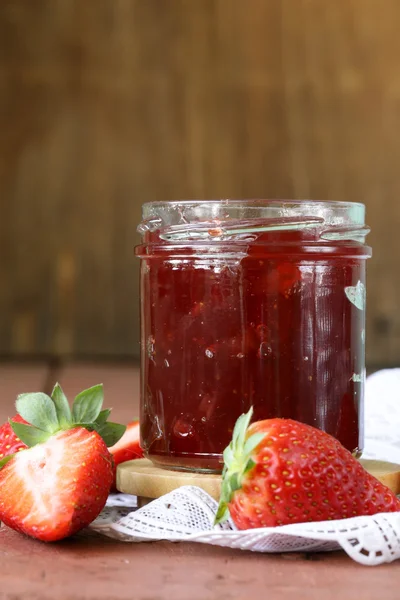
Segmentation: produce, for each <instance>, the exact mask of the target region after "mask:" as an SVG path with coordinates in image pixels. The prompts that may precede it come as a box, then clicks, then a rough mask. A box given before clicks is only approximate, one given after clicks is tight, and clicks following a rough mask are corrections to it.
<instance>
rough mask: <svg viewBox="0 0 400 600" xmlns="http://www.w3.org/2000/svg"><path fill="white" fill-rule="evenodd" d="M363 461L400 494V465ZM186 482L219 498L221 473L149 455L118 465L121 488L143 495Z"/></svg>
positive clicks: (154, 495) (158, 493)
mask: <svg viewBox="0 0 400 600" xmlns="http://www.w3.org/2000/svg"><path fill="white" fill-rule="evenodd" d="M360 462H361V463H362V465H363V467H364V468H365V469H366V470H367V471H368V472H369V473H371V474H372V475H374V477H376V478H377V479H379V481H382V483H384V484H385V485H387V486H388V488H390V489H391V490H392V491H393V492H394V493H395V494H400V465H394V464H391V463H385V462H379V461H374V460H361V461H360ZM183 485H196V486H198V487H201V488H202V489H203V490H205V491H206V492H208V493H209V494H210V496H212V497H213V498H215V499H216V500H218V499H219V495H220V491H221V476H220V475H206V474H202V473H185V472H181V471H169V470H167V469H160V468H159V467H155V466H154V465H153V463H152V462H151V461H150V460H148V459H147V458H140V459H137V460H131V461H129V462H126V463H123V464H121V465H119V467H118V469H117V488H118V489H119V491H120V492H125V493H126V494H133V495H134V496H139V497H142V498H151V499H153V498H159V497H160V496H163V495H164V494H167V493H168V492H172V490H175V489H176V488H178V487H181V486H183Z"/></svg>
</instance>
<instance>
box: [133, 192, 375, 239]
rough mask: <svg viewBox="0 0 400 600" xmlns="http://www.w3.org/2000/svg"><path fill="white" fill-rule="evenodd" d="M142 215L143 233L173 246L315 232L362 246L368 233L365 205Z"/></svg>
mask: <svg viewBox="0 0 400 600" xmlns="http://www.w3.org/2000/svg"><path fill="white" fill-rule="evenodd" d="M142 211H143V222H142V223H141V224H140V225H139V227H138V231H139V233H141V234H145V233H146V231H156V230H162V233H161V234H160V236H161V237H162V238H163V239H165V240H168V241H174V240H175V241H178V240H181V241H184V240H187V239H191V240H194V239H205V240H207V239H209V240H213V241H216V238H219V239H221V240H222V239H227V236H229V235H239V236H245V235H246V234H256V233H257V232H261V231H265V230H269V231H272V230H288V229H302V228H313V229H314V230H315V232H316V233H318V234H321V235H322V233H323V235H324V236H325V239H354V240H355V241H362V240H365V236H366V235H367V233H368V231H369V228H367V227H366V226H365V221H364V219H365V206H364V204H361V203H358V202H343V201H339V200H325V201H324V200H289V199H283V200H279V199H271V200H268V199H243V200H240V199H233V200H230V199H225V200H222V199H221V200H167V201H156V202H147V203H145V204H144V205H143V207H142ZM219 232H220V234H219ZM338 236H339V237H338Z"/></svg>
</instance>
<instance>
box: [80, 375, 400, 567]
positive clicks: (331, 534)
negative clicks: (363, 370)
mask: <svg viewBox="0 0 400 600" xmlns="http://www.w3.org/2000/svg"><path fill="white" fill-rule="evenodd" d="M365 438H366V439H365V452H364V454H363V456H364V457H365V458H373V459H378V460H387V461H389V462H394V463H399V464H400V369H391V370H385V371H380V372H378V373H375V374H374V375H371V376H370V377H369V378H368V379H367V384H366V398H365ZM136 506H137V504H136V498H135V497H134V496H129V495H127V494H114V495H110V497H109V499H108V502H107V505H106V508H105V509H104V510H103V512H102V513H101V515H100V516H99V517H98V518H97V519H96V521H94V522H93V523H92V525H91V528H92V529H94V530H96V531H98V532H99V533H102V534H104V535H107V536H109V537H113V538H115V539H118V540H122V541H125V542H145V541H147V542H149V541H156V540H169V541H173V542H177V541H191V542H200V543H203V544H213V545H216V546H226V547H229V548H240V549H242V550H252V551H254V552H310V551H313V552H316V551H319V552H327V551H331V550H339V549H341V548H342V549H343V550H344V551H345V552H346V553H347V554H348V555H349V556H350V557H351V558H353V559H354V560H355V561H357V562H359V563H361V564H364V565H378V564H382V563H385V562H392V561H394V560H396V559H397V558H400V513H382V514H379V515H374V516H371V517H354V518H351V519H342V520H338V521H323V522H320V523H300V524H297V525H285V526H282V527H265V528H262V529H250V530H247V531H238V530H236V528H235V526H234V524H233V523H232V522H229V521H228V522H227V523H225V524H223V525H219V526H216V527H214V526H213V521H214V515H215V512H216V509H217V503H216V502H215V500H213V499H212V498H211V497H210V496H209V495H208V494H207V493H206V492H204V491H203V490H201V489H200V488H198V487H192V486H185V487H181V488H179V489H177V490H175V491H173V492H171V493H170V494H166V495H165V496H163V497H162V498H159V499H157V500H154V501H153V502H151V503H150V504H148V505H147V506H144V507H143V508H140V509H137V508H136Z"/></svg>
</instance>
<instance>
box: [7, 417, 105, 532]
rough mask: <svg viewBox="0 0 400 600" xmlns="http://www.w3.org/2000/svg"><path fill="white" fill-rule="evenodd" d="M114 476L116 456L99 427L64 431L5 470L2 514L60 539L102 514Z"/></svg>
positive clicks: (20, 526) (21, 527)
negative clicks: (92, 430) (103, 437)
mask: <svg viewBox="0 0 400 600" xmlns="http://www.w3.org/2000/svg"><path fill="white" fill-rule="evenodd" d="M112 476H113V474H112V459H111V456H110V454H109V452H108V449H107V446H106V444H105V443H104V441H103V440H102V438H101V437H100V436H99V435H98V434H97V433H96V432H89V431H88V430H87V429H84V428H80V427H77V428H74V429H70V430H68V431H62V432H60V433H57V434H56V435H54V436H52V437H51V438H50V439H49V440H48V441H47V442H45V443H42V444H37V445H35V446H34V447H32V448H29V449H27V450H26V451H24V452H20V453H18V454H17V455H16V456H15V457H14V458H13V459H12V460H11V461H10V462H9V463H7V464H6V465H5V466H4V467H3V468H2V469H1V470H0V489H1V495H0V520H1V521H3V522H4V523H5V524H6V525H7V526H9V527H11V528H12V529H15V530H17V531H19V532H21V533H25V534H27V535H30V536H32V537H35V538H37V539H39V540H42V541H46V542H51V541H57V540H60V539H62V538H65V537H67V536H70V535H72V534H74V533H76V532H77V531H79V530H80V529H83V528H84V527H86V526H87V525H88V524H89V523H91V522H92V521H93V520H94V519H95V518H96V517H97V516H98V515H99V513H100V512H101V510H102V509H103V507H104V505H105V503H106V500H107V496H108V493H109V490H110V486H111V483H112Z"/></svg>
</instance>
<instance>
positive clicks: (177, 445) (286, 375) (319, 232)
mask: <svg viewBox="0 0 400 600" xmlns="http://www.w3.org/2000/svg"><path fill="white" fill-rule="evenodd" d="M364 214H365V209H364V206H363V205H362V204H355V203H345V202H311V201H292V200H290V201H281V200H279V201H276V200H257V201H253V200H251V201H249V200H240V201H236V200H234V201H231V200H218V201H187V202H186V201H185V202H155V203H149V204H145V205H144V207H143V222H142V223H141V225H140V226H139V228H138V229H139V232H140V233H141V234H142V236H143V242H142V245H140V246H138V247H137V248H136V254H137V256H139V257H140V258H141V340H142V341H141V349H142V350H141V351H142V355H141V359H142V392H141V415H140V418H141V439H142V444H143V448H144V451H145V454H146V456H148V457H149V458H150V459H151V460H152V461H153V463H154V464H156V465H158V466H161V467H166V468H172V469H178V470H190V471H192V470H193V471H198V472H220V471H221V469H222V451H223V449H224V448H225V447H226V445H227V444H228V443H229V441H230V439H231V435H232V430H233V427H234V424H235V421H236V419H237V418H238V416H239V415H240V414H242V413H243V412H247V411H248V409H249V407H250V406H253V407H254V419H255V420H258V419H266V418H272V417H286V418H292V419H296V420H298V421H302V422H305V423H308V424H310V425H313V426H315V427H318V428H320V429H323V430H324V431H327V432H328V433H330V434H331V435H333V436H335V437H336V438H337V439H339V440H340V442H341V443H342V444H343V445H344V446H345V447H346V448H348V449H349V450H350V451H351V452H354V453H356V454H360V452H361V450H362V446H363V418H362V416H363V410H362V408H363V392H364V377H365V353H364V348H365V265H366V261H365V259H366V258H368V257H369V256H370V255H371V251H370V248H369V247H367V246H365V236H366V235H367V233H368V232H369V229H368V228H367V227H366V226H365V225H364Z"/></svg>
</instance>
